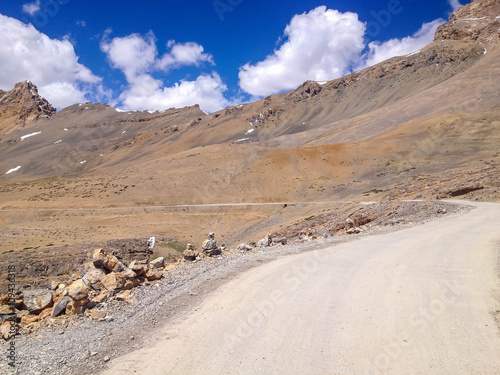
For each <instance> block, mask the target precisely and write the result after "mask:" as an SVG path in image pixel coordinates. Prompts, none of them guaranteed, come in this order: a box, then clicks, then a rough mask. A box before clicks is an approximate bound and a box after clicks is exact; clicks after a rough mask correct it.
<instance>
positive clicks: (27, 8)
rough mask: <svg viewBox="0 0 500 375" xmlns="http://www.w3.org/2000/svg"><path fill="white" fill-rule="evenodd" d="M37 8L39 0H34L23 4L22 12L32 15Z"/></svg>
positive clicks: (38, 8) (38, 7)
mask: <svg viewBox="0 0 500 375" xmlns="http://www.w3.org/2000/svg"><path fill="white" fill-rule="evenodd" d="M39 10H40V0H35V1H33V2H32V3H27V4H23V12H24V13H27V14H29V15H30V16H32V15H34V14H35V13H36V12H38V11H39Z"/></svg>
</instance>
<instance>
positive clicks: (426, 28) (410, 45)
mask: <svg viewBox="0 0 500 375" xmlns="http://www.w3.org/2000/svg"><path fill="white" fill-rule="evenodd" d="M444 22H446V21H445V20H444V19H442V18H440V19H437V20H434V21H432V22H428V23H424V24H423V25H422V27H421V28H420V30H418V31H417V32H416V33H415V34H413V35H412V36H408V37H406V38H402V39H390V40H388V41H386V42H383V43H380V42H371V43H370V44H369V45H368V48H369V52H368V54H367V55H366V56H365V60H364V61H363V62H362V64H361V66H360V67H361V68H364V67H368V66H372V65H375V64H378V63H379V62H382V61H385V60H387V59H390V58H391V57H394V56H402V55H407V54H409V53H411V52H414V51H418V50H419V49H421V48H423V47H425V46H426V45H428V44H429V43H431V42H432V41H433V39H434V34H435V33H436V29H437V28H438V27H439V26H440V25H442V24H443V23H444Z"/></svg>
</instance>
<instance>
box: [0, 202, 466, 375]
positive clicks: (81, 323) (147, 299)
mask: <svg viewBox="0 0 500 375" xmlns="http://www.w3.org/2000/svg"><path fill="white" fill-rule="evenodd" d="M404 206H406V207H404ZM438 208H441V209H446V213H445V214H443V213H440V214H438V213H437V210H438ZM470 209H472V208H471V207H469V206H463V205H453V204H448V203H444V202H438V201H436V202H407V203H404V204H403V205H402V208H400V209H399V210H397V212H394V213H393V214H392V215H390V216H389V217H387V218H386V220H385V222H384V220H383V219H381V218H379V219H377V220H376V221H374V222H372V223H370V224H368V225H367V227H368V230H367V231H364V232H362V233H360V234H357V235H351V236H342V237H331V238H325V239H320V240H314V241H308V242H304V243H296V244H290V245H285V246H275V247H270V248H258V249H254V250H252V251H247V252H242V251H238V250H229V251H225V252H224V254H223V256H221V257H217V258H206V259H205V260H202V261H199V262H194V263H191V262H186V263H182V264H181V265H180V266H179V267H177V268H175V269H173V270H170V271H168V272H166V273H165V276H164V278H163V279H162V280H160V281H157V282H152V283H151V285H150V286H139V287H137V288H135V289H133V296H134V298H135V299H136V301H137V303H136V304H134V305H128V304H125V303H123V302H119V301H115V300H111V301H107V302H106V303H103V304H102V305H101V306H100V307H101V308H107V309H108V315H107V317H106V318H105V320H103V321H96V320H91V319H90V318H88V317H85V316H83V314H82V315H81V316H80V317H78V318H77V321H76V322H75V324H72V325H69V326H67V325H65V326H62V327H61V326H56V325H52V326H46V327H43V328H42V329H41V330H40V331H39V332H37V333H33V334H23V335H20V336H17V337H16V339H15V346H16V368H15V369H12V368H11V367H8V366H7V364H6V361H4V360H2V361H1V362H0V373H2V374H27V375H28V374H39V375H42V374H51V375H59V374H61V375H62V374H95V373H96V372H99V371H101V370H103V369H104V368H106V366H107V364H106V363H107V362H108V361H109V360H110V359H113V358H115V357H117V356H120V355H123V354H125V353H127V352H129V351H132V350H136V349H139V348H141V347H143V346H147V345H148V339H150V338H151V336H152V335H153V334H154V333H155V331H156V330H157V329H159V328H160V327H162V326H164V325H166V324H169V322H170V321H171V320H172V319H173V318H176V317H179V316H182V315H185V314H188V313H189V311H191V310H192V309H193V308H195V307H196V305H199V304H201V303H202V302H203V300H204V298H205V297H206V296H207V295H208V294H210V293H211V292H213V291H214V290H215V289H216V288H217V287H218V286H220V285H221V284H223V283H225V282H227V281H228V280H229V279H231V278H232V277H234V276H235V275H238V274H239V273H241V272H243V271H245V270H248V269H250V268H252V267H256V266H258V265H260V264H262V263H264V262H269V261H272V260H274V259H277V258H279V257H283V256H287V255H292V254H297V253H301V252H305V251H311V250H317V249H321V248H326V247H329V246H332V245H335V244H338V243H343V242H347V241H353V240H356V239H358V238H363V237H365V236H368V235H374V234H383V233H388V232H390V231H394V230H399V229H403V228H408V227H411V226H414V225H417V224H423V223H426V222H429V221H433V220H438V219H440V218H449V217H450V216H454V215H458V214H462V213H464V212H467V211H469V210H470ZM49 322H50V319H49ZM49 324H50V323H49ZM8 344H9V343H6V342H4V343H2V347H1V351H2V355H3V356H6V354H5V352H6V350H7V348H8Z"/></svg>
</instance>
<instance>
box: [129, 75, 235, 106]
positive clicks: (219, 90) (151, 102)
mask: <svg viewBox="0 0 500 375" xmlns="http://www.w3.org/2000/svg"><path fill="white" fill-rule="evenodd" d="M226 90H227V87H226V85H225V84H224V82H222V80H221V78H220V77H219V75H218V74H217V73H212V74H211V75H209V74H201V75H200V76H199V77H198V78H197V79H196V80H195V81H188V80H182V81H180V83H176V84H175V85H174V86H172V87H163V84H162V82H161V81H160V80H156V79H154V78H153V77H152V76H151V75H149V74H142V75H140V76H138V77H136V78H135V79H134V81H133V82H132V83H131V84H130V88H129V89H128V90H127V91H125V92H123V93H122V95H121V96H120V100H121V102H122V103H123V107H124V109H127V110H133V109H142V110H145V109H147V110H157V109H167V108H171V107H176V108H180V107H185V106H188V105H194V104H199V105H200V107H201V108H202V109H203V110H204V111H206V112H214V111H217V110H219V109H222V108H224V107H226V106H227V105H229V103H228V101H227V100H226V98H224V95H223V93H224V92H225V91H226Z"/></svg>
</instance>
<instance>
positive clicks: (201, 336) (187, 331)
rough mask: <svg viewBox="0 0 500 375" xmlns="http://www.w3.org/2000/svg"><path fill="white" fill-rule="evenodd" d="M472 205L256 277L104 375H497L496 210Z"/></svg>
mask: <svg viewBox="0 0 500 375" xmlns="http://www.w3.org/2000/svg"><path fill="white" fill-rule="evenodd" d="M475 205H477V208H476V209H474V210H472V211H471V212H469V213H467V214H465V215H461V216H457V217H450V218H448V219H445V220H442V221H438V222H431V223H427V224H425V225H421V226H416V227H413V228H410V229H405V230H401V231H397V232H392V233H389V234H384V235H374V236H369V237H365V238H362V239H359V240H357V241H352V242H348V243H344V244H340V245H338V246H332V247H328V248H326V249H318V250H314V251H311V252H306V253H301V254H298V255H293V256H288V257H283V258H280V259H277V260H275V261H273V262H270V263H267V264H264V265H262V266H260V267H257V268H253V269H250V270H249V271H247V272H244V273H242V274H240V275H239V276H237V277H236V278H235V279H233V280H231V281H229V282H227V283H226V284H224V285H223V286H222V287H220V288H218V289H217V290H215V291H214V292H213V293H212V294H211V295H209V296H208V297H207V298H206V299H205V300H204V301H202V302H200V303H198V304H194V305H193V309H192V312H191V313H190V314H189V315H187V316H183V317H180V318H179V319H178V320H177V321H176V322H174V323H173V324H168V325H166V326H165V327H163V328H162V329H161V330H159V331H158V334H157V335H156V338H157V341H155V340H151V341H150V342H149V343H148V344H146V346H145V347H144V348H142V349H140V350H137V351H135V352H131V353H129V354H126V355H124V356H122V357H118V358H116V359H113V360H112V361H111V362H110V369H109V370H108V371H106V372H104V374H132V373H138V374H139V373H144V374H145V373H147V374H183V375H185V374H203V375H206V374H314V375H319V374H330V375H332V374H346V375H347V374H349V375H353V374H356V375H357V374H369V375H371V374H395V375H401V374H405V375H406V374H440V375H441V374H454V375H457V374H481V375H487V374H491V375H494V374H495V375H498V374H500V331H499V327H498V326H497V323H496V322H495V319H494V317H493V312H494V311H495V310H500V306H499V304H498V300H496V299H495V298H494V297H496V298H498V297H499V295H498V294H499V290H500V288H499V287H500V284H499V278H498V273H497V272H498V269H497V267H498V261H499V258H498V251H499V248H500V230H499V228H500V204H495V203H477V204H475ZM492 293H497V295H496V296H495V295H494V294H492Z"/></svg>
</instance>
